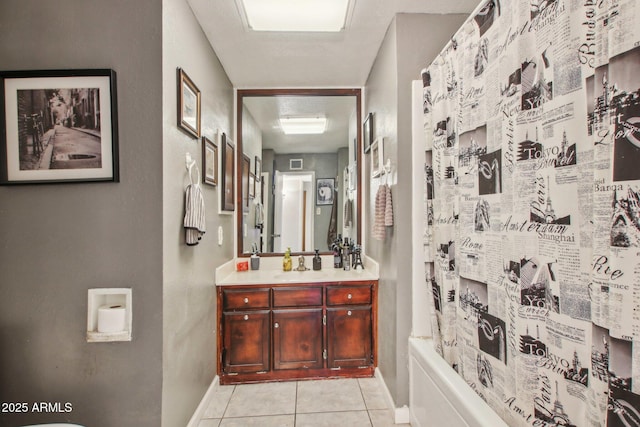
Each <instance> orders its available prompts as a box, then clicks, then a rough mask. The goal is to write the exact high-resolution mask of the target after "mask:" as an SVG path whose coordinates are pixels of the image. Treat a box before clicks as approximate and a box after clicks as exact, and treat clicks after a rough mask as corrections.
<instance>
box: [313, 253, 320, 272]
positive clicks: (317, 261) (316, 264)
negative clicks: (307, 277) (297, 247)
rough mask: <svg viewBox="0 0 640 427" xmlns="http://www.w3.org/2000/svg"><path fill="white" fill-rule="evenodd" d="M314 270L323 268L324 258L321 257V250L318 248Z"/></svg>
mask: <svg viewBox="0 0 640 427" xmlns="http://www.w3.org/2000/svg"><path fill="white" fill-rule="evenodd" d="M313 270H314V271H319V270H322V258H320V250H319V249H316V255H315V256H314V257H313Z"/></svg>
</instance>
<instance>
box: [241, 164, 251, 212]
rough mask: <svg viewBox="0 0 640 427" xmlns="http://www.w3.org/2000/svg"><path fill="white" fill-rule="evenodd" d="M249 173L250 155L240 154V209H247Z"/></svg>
mask: <svg viewBox="0 0 640 427" xmlns="http://www.w3.org/2000/svg"><path fill="white" fill-rule="evenodd" d="M250 174H251V157H249V156H247V155H246V154H243V155H242V211H243V212H248V211H249V195H250V190H249V176H250Z"/></svg>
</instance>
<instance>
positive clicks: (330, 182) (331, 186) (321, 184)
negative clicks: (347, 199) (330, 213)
mask: <svg viewBox="0 0 640 427" xmlns="http://www.w3.org/2000/svg"><path fill="white" fill-rule="evenodd" d="M335 188H336V182H335V178H318V179H316V205H317V206H323V205H331V204H333V198H334V197H335V191H334V190H335Z"/></svg>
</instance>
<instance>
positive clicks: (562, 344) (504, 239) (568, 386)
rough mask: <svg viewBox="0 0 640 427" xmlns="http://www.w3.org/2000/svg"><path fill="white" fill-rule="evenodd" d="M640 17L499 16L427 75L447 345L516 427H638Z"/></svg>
mask: <svg viewBox="0 0 640 427" xmlns="http://www.w3.org/2000/svg"><path fill="white" fill-rule="evenodd" d="M639 18H640V2H639V1H637V0H490V1H485V2H483V4H481V5H479V6H478V8H477V9H476V11H475V12H474V13H473V14H472V15H471V16H470V17H469V19H468V20H467V21H466V22H465V24H464V25H463V26H462V27H461V28H460V29H459V30H458V32H457V33H456V34H455V35H454V36H453V38H452V39H451V41H450V42H449V43H448V44H447V45H446V46H445V48H444V49H443V50H442V52H441V53H440V54H439V56H438V57H437V58H436V59H435V61H434V62H433V63H432V64H431V65H430V66H428V68H427V69H425V70H424V71H423V73H422V79H423V84H424V114H425V134H426V140H427V143H426V149H425V180H426V186H425V188H426V190H425V219H424V222H425V233H424V235H425V242H424V243H425V249H426V253H425V257H426V261H427V278H426V279H427V281H426V283H427V286H428V287H430V288H431V290H432V291H433V299H432V301H430V303H432V304H433V306H432V307H431V308H432V310H431V311H432V313H433V314H432V319H431V320H432V323H433V326H434V328H433V329H434V340H435V343H436V345H437V350H438V352H439V353H441V354H442V356H443V357H444V358H445V359H446V360H447V361H448V362H449V363H450V364H451V365H452V366H453V367H454V368H455V369H456V370H457V372H458V373H459V374H460V375H461V376H462V377H463V378H464V379H465V380H466V382H467V383H468V384H469V386H470V387H471V388H472V389H473V390H474V391H475V392H476V393H478V394H479V395H480V396H481V397H482V398H483V399H484V400H485V401H486V402H488V404H489V405H490V406H491V407H492V408H493V409H494V410H495V411H496V412H497V413H498V414H499V415H500V416H501V417H502V418H503V419H504V420H505V421H506V422H507V423H508V424H509V425H510V426H523V427H524V426H559V425H561V426H607V427H613V426H625V427H629V426H634V427H637V426H640V345H639V340H640V129H639V126H640V19H639Z"/></svg>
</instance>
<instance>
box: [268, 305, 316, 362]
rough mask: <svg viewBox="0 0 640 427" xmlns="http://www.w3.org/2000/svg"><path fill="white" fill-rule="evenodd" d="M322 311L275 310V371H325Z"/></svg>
mask: <svg viewBox="0 0 640 427" xmlns="http://www.w3.org/2000/svg"><path fill="white" fill-rule="evenodd" d="M322 342H323V340H322V308H309V309H303V310H293V309H292V310H274V311H273V369H312V368H322V367H323V359H322V350H323V347H322Z"/></svg>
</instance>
